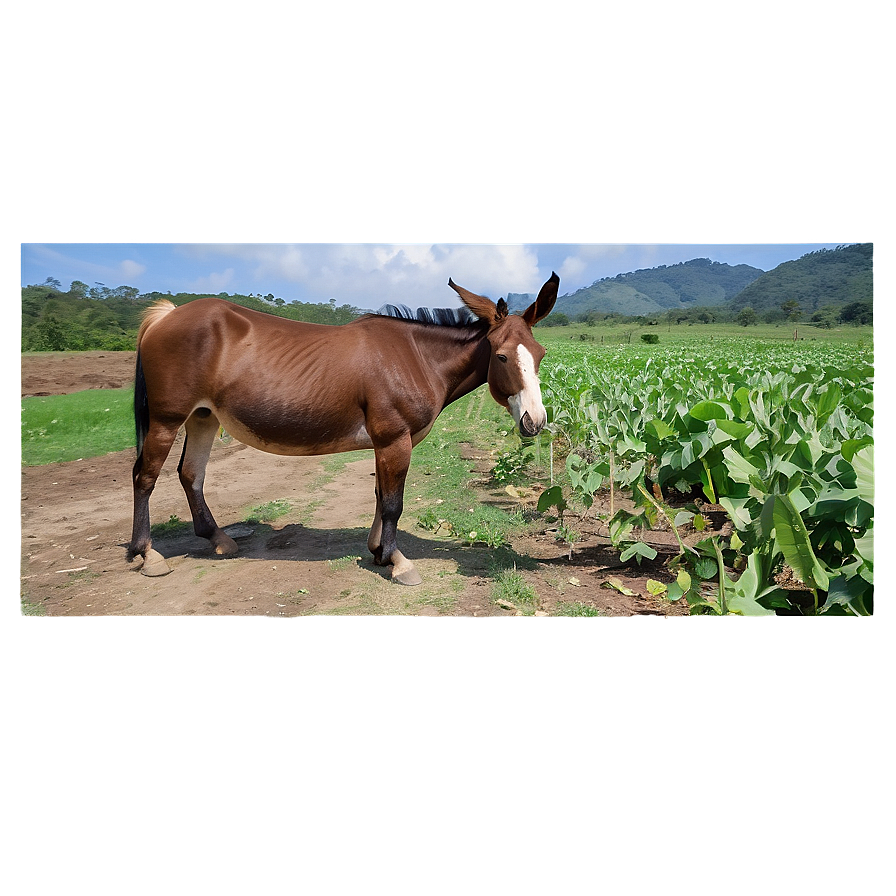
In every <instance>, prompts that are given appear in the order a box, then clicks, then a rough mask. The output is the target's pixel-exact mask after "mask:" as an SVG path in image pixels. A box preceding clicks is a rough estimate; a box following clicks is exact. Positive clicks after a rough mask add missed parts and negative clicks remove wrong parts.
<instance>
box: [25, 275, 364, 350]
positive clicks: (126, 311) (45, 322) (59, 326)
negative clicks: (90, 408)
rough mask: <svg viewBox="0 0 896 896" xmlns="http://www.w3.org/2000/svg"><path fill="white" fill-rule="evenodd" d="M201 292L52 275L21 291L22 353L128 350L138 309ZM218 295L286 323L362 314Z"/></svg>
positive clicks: (347, 308) (332, 304) (336, 320)
mask: <svg viewBox="0 0 896 896" xmlns="http://www.w3.org/2000/svg"><path fill="white" fill-rule="evenodd" d="M204 295H207V294H202V295H200V294H195V293H176V294H172V293H170V292H167V293H162V292H155V291H154V292H147V293H141V292H140V291H139V290H138V289H137V288H136V287H133V286H117V287H114V288H110V287H107V286H106V285H105V284H103V283H95V284H94V285H93V286H88V284H86V283H83V282H82V281H80V280H73V281H72V282H71V285H70V286H69V288H68V289H67V290H64V289H63V288H62V284H61V283H60V281H59V280H58V279H57V278H55V277H48V278H47V279H46V280H45V281H44V282H43V283H40V284H33V285H29V286H24V287H22V351H32V352H33V351H85V350H104V351H133V350H134V349H135V348H136V345H137V330H138V329H139V327H140V318H141V315H142V313H143V310H144V309H145V308H146V307H147V306H148V305H150V304H151V303H152V302H155V301H156V300H157V299H168V301H170V302H173V303H174V304H175V305H183V304H186V303H187V302H192V301H194V300H195V299H199V298H203V297H204ZM218 297H219V298H222V299H226V300H227V301H229V302H234V303H235V304H237V305H242V306H243V307H246V308H252V309H254V310H256V311H264V312H266V313H268V314H274V315H277V316H279V317H283V318H286V319H288V320H300V321H307V322H310V323H326V324H344V323H348V322H349V321H350V320H354V319H355V318H356V317H358V316H359V315H360V314H362V313H363V311H362V310H361V309H359V308H355V307H354V306H353V305H338V306H337V304H336V300H335V299H330V300H329V302H320V303H314V302H298V301H292V302H287V301H286V300H285V299H283V298H280V297H275V296H274V295H273V294H271V293H269V294H268V295H264V296H263V295H261V294H260V293H259V294H257V295H241V294H234V295H231V294H229V293H226V292H222V293H218Z"/></svg>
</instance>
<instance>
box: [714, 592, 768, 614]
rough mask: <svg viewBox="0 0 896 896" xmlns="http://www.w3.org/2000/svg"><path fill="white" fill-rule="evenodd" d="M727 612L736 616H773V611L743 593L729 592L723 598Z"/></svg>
mask: <svg viewBox="0 0 896 896" xmlns="http://www.w3.org/2000/svg"><path fill="white" fill-rule="evenodd" d="M725 602H726V604H727V605H728V612H729V613H734V614H735V615H736V616H774V615H775V611H774V610H769V609H767V608H766V607H763V606H762V604H760V603H758V602H757V601H755V600H754V599H753V598H752V597H746V596H745V595H743V594H729V595H727V596H726V598H725Z"/></svg>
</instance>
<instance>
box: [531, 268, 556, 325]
mask: <svg viewBox="0 0 896 896" xmlns="http://www.w3.org/2000/svg"><path fill="white" fill-rule="evenodd" d="M559 288H560V278H559V277H558V276H557V275H556V273H554V272H553V271H551V276H550V277H549V278H548V280H547V282H546V283H545V284H544V286H542V287H541V289H540V290H539V292H538V298H537V299H536V300H535V301H534V302H533V303H532V304H531V305H530V306H529V307H528V308H527V309H526V310H525V311H524V312H523V320H524V321H525V322H526V323H527V324H528V325H529V326H530V327H534V326H535V324H537V323H538V322H539V321H540V320H542V319H543V318H545V317H547V316H548V315H549V314H550V313H551V309H552V308H553V307H554V302H556V301H557V291H558V290H559Z"/></svg>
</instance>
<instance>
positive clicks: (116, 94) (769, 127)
mask: <svg viewBox="0 0 896 896" xmlns="http://www.w3.org/2000/svg"><path fill="white" fill-rule="evenodd" d="M894 18H896V17H894V5H893V4H892V3H890V2H867V3H863V2H823V3H815V2H797V3H787V2H784V3H758V2H724V3H717V2H707V3H680V2H664V3H659V4H653V3H640V2H626V3H622V4H616V3H572V4H566V3H525V4H517V3H495V4H492V3H476V4H469V3H448V4H443V3H396V4H381V3H377V2H371V3H362V4H357V5H355V4H342V3H320V4H305V3H295V2H282V3H272V4H268V3H258V2H254V3H224V2H215V3H208V2H203V3H191V2H177V3H158V2H152V3H141V2H133V3H84V2H78V0H72V2H67V3H50V2H41V0H32V2H27V0H5V2H4V3H3V4H2V7H0V34H2V38H0V39H2V47H0V50H2V56H0V58H2V70H0V91H2V93H0V100H2V104H0V115H2V118H0V134H2V156H0V160H2V172H0V174H2V226H3V232H2V277H3V280H2V298H3V304H2V315H3V317H2V323H3V329H2V334H3V335H2V338H3V355H2V379H0V388H2V400H3V407H2V414H3V418H2V419H3V428H2V431H3V445H2V447H3V469H2V476H3V478H2V501H3V508H2V509H3V543H2V549H3V601H2V619H0V621H2V628H0V633H2V644H0V647H2V652H0V662H2V667H0V671H2V720H0V721H2V727H0V737H2V741H0V746H2V755H0V763H2V765H0V775H2V778H0V783H2V819H0V821H2V855H0V859H2V861H0V868H2V872H0V873H2V877H0V891H2V893H3V894H4V896H13V894H69V893H72V894H74V893H91V894H97V896H99V894H113V893H114V894H138V893H139V894H199V893H214V894H220V896H224V894H231V893H233V894H244V893H245V894H250V893H251V894H267V893H283V894H287V893H354V892H359V893H388V894H399V893H476V894H483V893H513V894H524V893H525V894H528V893H551V894H560V893H607V894H628V893H658V894H666V893H668V894H679V893H681V894H703V893H707V894H710V893H712V894H729V893H730V894H742V893H776V894H789V893H811V894H818V896H821V894H841V893H842V894H865V893H892V892H893V890H894V885H896V884H894V863H893V850H892V845H893V842H894V824H893V819H894V709H893V707H894V668H893V658H894V637H893V634H894V616H893V589H892V587H891V585H892V580H893V553H894V552H893V551H892V549H891V548H892V546H893V525H892V516H893V514H892V510H893V501H892V498H893V480H892V468H893V463H892V461H893V457H894V453H893V411H892V407H893V357H892V356H893V286H894V280H893V271H894V252H893V247H894V217H893V206H894V163H893V159H894V86H893V85H894V44H893V33H894ZM59 239H97V240H111V239H128V240H139V239H166V240H170V239H202V240H217V239H223V240H245V239H253V240H281V239H282V240H296V241H301V240H309V239H333V240H348V239H352V240H356V239H371V240H413V239H434V240H460V241H472V240H485V241H490V240H514V239H520V240H564V241H571V240H611V241H616V242H626V241H642V240H646V241H659V240H674V241H685V240H702V241H709V240H769V241H775V240H812V239H823V240H835V241H839V240H842V241H844V242H845V241H851V240H872V241H874V243H875V247H876V255H875V276H876V281H875V292H876V295H875V298H876V301H877V321H878V344H877V358H878V370H879V394H878V398H877V407H878V414H879V418H880V422H879V427H878V471H879V477H880V480H879V488H880V492H879V493H880V502H879V503H880V506H879V508H878V531H879V533H880V536H879V537H880V541H879V545H880V548H879V553H880V555H881V556H880V557H879V560H878V576H879V581H880V582H881V587H880V588H879V591H878V593H879V600H878V604H879V612H878V614H877V616H876V617H875V618H874V619H872V620H867V621H854V620H814V621H810V620H802V621H800V620H798V621H785V620H771V621H767V620H741V621H735V620H725V621H715V622H713V621H710V620H707V621H691V622H687V621H675V622H672V621H667V622H657V621H654V620H650V621H640V620H633V621H620V622H601V623H597V624H593V623H590V622H585V621H572V620H569V621H561V620H542V621H540V622H539V623H531V622H529V621H527V620H509V621H506V620H505V621H490V620H454V621H450V620H441V621H434V620H431V619H403V620H393V619H388V620H347V619H343V620H326V619H300V620H291V621H290V622H289V623H282V622H281V623H278V622H275V621H273V620H271V621H268V620H255V619H250V620H222V619H190V620H186V619H98V620H66V619H36V618H25V619H23V618H20V617H19V616H18V582H17V555H18V529H17V521H18V514H19V510H18V499H17V495H18V491H17V490H18V467H17V444H16V432H17V428H16V408H17V382H16V380H17V363H18V362H17V320H18V318H17V305H16V302H17V289H18V271H17V268H18V249H19V244H20V243H21V242H22V241H25V240H59ZM110 500H124V501H129V500H130V497H129V496H128V495H119V496H115V497H113V496H110Z"/></svg>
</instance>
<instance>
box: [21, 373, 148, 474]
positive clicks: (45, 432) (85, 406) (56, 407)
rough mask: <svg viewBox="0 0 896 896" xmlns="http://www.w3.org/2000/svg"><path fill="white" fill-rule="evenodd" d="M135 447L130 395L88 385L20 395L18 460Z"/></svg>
mask: <svg viewBox="0 0 896 896" xmlns="http://www.w3.org/2000/svg"><path fill="white" fill-rule="evenodd" d="M133 445H134V393H133V390H132V389H130V388H128V389H88V390H86V391H84V392H73V393H72V394H71V395H47V396H39V397H35V398H23V399H22V463H23V464H25V465H26V466H39V465H41V464H50V463H55V462H58V461H66V460H80V459H81V458H87V457H97V456H98V455H101V454H108V453H109V452H110V451H121V450H123V449H125V448H130V447H132V446H133Z"/></svg>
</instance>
